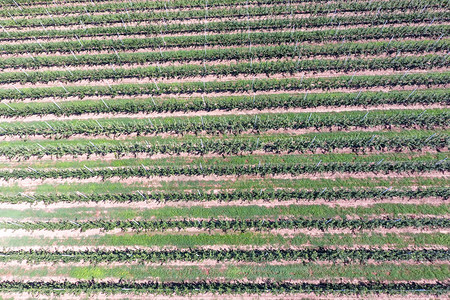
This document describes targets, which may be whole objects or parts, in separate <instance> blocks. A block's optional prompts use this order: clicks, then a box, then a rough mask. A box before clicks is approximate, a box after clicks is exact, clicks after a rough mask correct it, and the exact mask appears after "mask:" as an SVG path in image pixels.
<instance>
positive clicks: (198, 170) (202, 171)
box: [0, 161, 450, 181]
mask: <svg viewBox="0 0 450 300" xmlns="http://www.w3.org/2000/svg"><path fill="white" fill-rule="evenodd" d="M433 171H434V172H442V173H445V172H448V171H450V162H449V161H438V162H436V161H397V162H386V161H381V162H369V163H368V162H329V163H320V161H319V163H317V164H310V163H307V164H298V163H285V164H271V163H264V164H260V165H244V164H242V165H241V164H239V165H223V166H221V165H207V166H202V165H201V164H200V165H198V166H163V167H145V168H144V167H118V168H114V169H113V168H101V169H91V168H88V167H84V168H70V169H44V170H36V169H33V168H29V169H12V170H10V171H9V170H1V171H0V178H1V179H4V180H6V181H8V180H10V179H25V178H32V179H46V178H62V179H64V178H78V179H86V178H92V177H99V178H102V180H105V179H109V178H112V177H119V178H128V177H155V176H157V177H160V176H168V177H170V176H206V175H216V176H226V175H231V176H242V175H257V176H268V175H281V174H283V175H291V176H297V175H303V174H320V173H353V174H354V173H374V174H392V173H406V174H420V173H423V172H433Z"/></svg>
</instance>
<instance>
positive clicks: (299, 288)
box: [0, 280, 450, 296]
mask: <svg viewBox="0 0 450 300" xmlns="http://www.w3.org/2000/svg"><path fill="white" fill-rule="evenodd" d="M0 290H2V291H3V292H10V293H24V292H26V293H33V294H46V295H60V294H76V295H79V294H81V293H89V294H93V293H101V294H156V295H174V294H175V295H191V294H210V293H212V294H219V295H223V294H239V295H241V294H245V295H247V296H249V295H251V294H262V293H270V294H295V293H305V294H309V293H314V294H317V295H324V294H333V295H367V294H376V295H378V294H388V295H399V294H400V295H406V294H425V295H445V294H448V293H449V292H450V287H449V285H448V284H446V283H441V282H437V283H417V282H407V283H382V282H377V281H365V282H356V283H343V282H341V283H332V282H327V281H321V282H319V283H290V282H285V281H283V282H273V281H265V282H262V283H255V282H240V281H234V282H222V281H220V282H219V281H198V282H154V281H146V282H133V281H125V280H121V281H120V282H115V281H102V282H100V281H95V280H83V281H76V282H71V281H0Z"/></svg>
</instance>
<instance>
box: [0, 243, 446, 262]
mask: <svg viewBox="0 0 450 300" xmlns="http://www.w3.org/2000/svg"><path fill="white" fill-rule="evenodd" d="M204 260H216V261H221V262H223V261H245V262H258V263H259V262H270V261H295V260H303V261H304V262H315V261H332V262H343V263H355V262H356V263H367V261H368V260H375V261H395V262H398V261H402V260H414V261H418V262H430V261H431V262H432V261H448V260H450V253H449V251H447V250H445V249H388V250H385V249H377V248H372V249H365V248H361V249H330V248H322V247H320V248H308V249H275V248H267V249H252V250H243V249H219V250H213V249H202V248H191V249H187V250H180V249H173V250H155V251H151V250H141V249H123V250H102V249H96V250H62V251H60V250H55V251H47V250H43V249H30V250H10V251H0V261H2V262H9V261H19V262H21V261H26V262H27V263H40V262H52V263H56V262H63V263H70V262H89V263H93V264H97V263H101V262H107V263H110V262H139V263H144V262H153V263H164V262H168V261H191V262H201V261H204Z"/></svg>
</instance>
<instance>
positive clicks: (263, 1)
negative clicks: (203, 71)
mask: <svg viewBox="0 0 450 300" xmlns="http://www.w3.org/2000/svg"><path fill="white" fill-rule="evenodd" d="M358 1H359V0H358ZM16 2H17V3H20V4H21V5H27V6H28V5H36V4H38V3H40V4H47V2H38V1H29V2H28V1H27V3H21V2H22V1H16ZM64 2H65V3H83V2H85V1H83V0H65V1H64ZM311 2H314V3H321V2H328V0H316V1H312V0H292V1H289V0H249V1H248V2H247V1H246V0H208V2H205V1H204V0H192V1H186V0H171V1H170V2H167V3H164V2H159V1H133V2H132V3H130V2H115V3H114V2H110V1H104V0H97V1H96V2H95V3H92V2H91V3H89V5H58V6H48V7H22V9H17V6H14V3H11V2H9V1H8V3H2V4H3V6H5V5H12V6H13V7H10V8H9V9H6V7H5V10H3V11H0V16H3V17H9V16H22V15H26V16H29V15H32V16H40V15H47V16H48V13H50V14H53V15H54V14H69V13H86V12H87V13H99V12H110V13H116V12H123V11H124V10H128V11H136V10H137V11H139V10H143V9H179V8H189V9H193V8H197V9H200V8H205V7H206V8H214V6H220V7H223V8H225V6H237V5H247V4H249V5H255V6H259V5H284V6H287V5H291V4H299V3H308V4H310V3H311ZM345 2H346V3H348V2H349V1H345ZM411 2H412V3H417V2H419V3H420V1H419V0H414V1H411ZM378 3H379V1H372V2H369V3H368V4H367V5H373V6H374V7H375V5H377V4H378ZM412 5H413V6H416V7H417V5H418V4H412ZM376 8H378V6H377V7H376ZM8 13H9V14H8Z"/></svg>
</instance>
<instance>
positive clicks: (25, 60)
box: [0, 39, 450, 69]
mask: <svg viewBox="0 0 450 300" xmlns="http://www.w3.org/2000/svg"><path fill="white" fill-rule="evenodd" d="M449 49H450V42H449V40H448V39H441V40H437V41H435V40H419V41H407V40H406V41H381V42H366V43H361V42H357V43H341V44H334V43H333V44H325V45H320V46H319V45H308V44H303V45H301V46H298V45H277V46H256V47H255V46H253V47H252V48H251V49H249V47H245V48H220V49H206V51H204V50H177V51H161V52H135V53H120V55H119V57H117V55H116V54H81V55H80V54H77V55H76V56H73V55H70V56H48V55H43V56H36V57H10V58H4V59H2V60H1V61H0V67H1V68H16V69H18V68H34V69H35V68H42V67H55V66H58V67H63V66H64V67H67V66H85V65H86V66H99V65H111V64H146V63H148V62H149V61H152V62H160V63H165V62H175V61H178V62H183V63H186V62H191V61H202V60H203V61H205V62H209V61H221V60H250V59H261V60H263V59H274V58H278V59H281V58H295V57H299V56H301V57H304V58H310V57H314V56H316V55H326V56H336V57H337V56H342V55H382V54H386V55H392V54H396V53H400V52H401V53H402V54H408V53H411V54H421V53H424V52H431V51H436V52H447V51H448V50H449Z"/></svg>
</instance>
